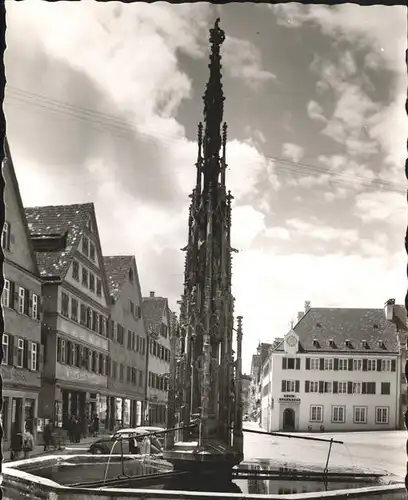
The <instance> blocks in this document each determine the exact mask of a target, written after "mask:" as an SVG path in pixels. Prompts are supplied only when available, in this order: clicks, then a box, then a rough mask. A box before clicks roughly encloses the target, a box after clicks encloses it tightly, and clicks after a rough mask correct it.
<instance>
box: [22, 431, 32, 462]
mask: <svg viewBox="0 0 408 500" xmlns="http://www.w3.org/2000/svg"><path fill="white" fill-rule="evenodd" d="M33 449H34V436H33V435H32V434H31V432H30V429H29V426H28V425H27V424H26V428H25V432H24V434H23V452H24V460H26V459H27V458H30V453H31V452H32V451H33Z"/></svg>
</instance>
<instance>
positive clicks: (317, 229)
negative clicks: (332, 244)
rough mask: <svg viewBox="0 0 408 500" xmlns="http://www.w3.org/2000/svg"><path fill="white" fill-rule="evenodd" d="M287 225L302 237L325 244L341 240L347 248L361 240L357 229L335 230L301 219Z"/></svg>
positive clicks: (292, 220)
mask: <svg viewBox="0 0 408 500" xmlns="http://www.w3.org/2000/svg"><path fill="white" fill-rule="evenodd" d="M287 225H288V226H289V227H291V228H293V229H294V230H296V231H297V232H299V233H301V234H302V236H305V237H308V238H314V239H317V240H322V241H325V242H329V241H336V240H339V241H341V243H342V245H345V246H347V245H350V244H352V243H355V242H357V241H358V240H359V234H358V231H357V230H356V229H341V228H333V227H330V226H327V225H325V224H321V223H319V222H317V221H314V223H311V222H306V221H304V220H301V219H289V220H288V221H287Z"/></svg>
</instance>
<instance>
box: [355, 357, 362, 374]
mask: <svg viewBox="0 0 408 500" xmlns="http://www.w3.org/2000/svg"><path fill="white" fill-rule="evenodd" d="M353 371H354V372H361V371H363V360H362V359H361V358H354V359H353Z"/></svg>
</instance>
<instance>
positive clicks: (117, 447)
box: [88, 426, 164, 455]
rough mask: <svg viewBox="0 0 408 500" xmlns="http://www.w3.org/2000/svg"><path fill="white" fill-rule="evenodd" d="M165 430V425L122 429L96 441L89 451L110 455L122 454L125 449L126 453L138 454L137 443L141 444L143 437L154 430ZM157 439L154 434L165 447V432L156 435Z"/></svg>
mask: <svg viewBox="0 0 408 500" xmlns="http://www.w3.org/2000/svg"><path fill="white" fill-rule="evenodd" d="M159 431H164V428H163V427H150V426H146V427H145V426H143V427H136V428H132V429H120V430H118V431H117V432H115V434H112V435H111V436H107V437H105V438H99V439H97V440H96V441H94V442H93V443H92V444H91V445H90V447H89V449H88V453H92V454H93V455H97V454H100V455H109V454H110V453H113V454H115V455H117V454H121V453H122V449H123V454H124V455H131V454H133V453H135V454H138V453H139V451H138V449H137V446H136V445H140V444H141V442H142V441H143V438H144V436H145V435H146V434H150V433H152V432H159ZM155 437H156V439H154V437H153V436H152V441H153V443H152V444H154V441H156V440H157V445H159V446H160V448H161V449H163V445H164V434H158V435H157V436H155Z"/></svg>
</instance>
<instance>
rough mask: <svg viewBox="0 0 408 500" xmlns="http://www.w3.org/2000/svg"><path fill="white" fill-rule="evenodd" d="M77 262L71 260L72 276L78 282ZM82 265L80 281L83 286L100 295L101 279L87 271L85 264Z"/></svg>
mask: <svg viewBox="0 0 408 500" xmlns="http://www.w3.org/2000/svg"><path fill="white" fill-rule="evenodd" d="M79 267H80V266H79V263H78V261H76V260H74V261H73V262H72V277H73V279H74V280H75V281H78V282H79ZM81 267H82V273H81V283H82V285H83V286H84V287H86V288H88V289H89V290H90V291H91V292H94V293H96V295H97V296H98V297H102V281H101V280H100V279H99V278H97V277H96V276H95V274H94V273H92V272H91V271H89V270H88V269H87V268H86V267H85V266H81Z"/></svg>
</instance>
